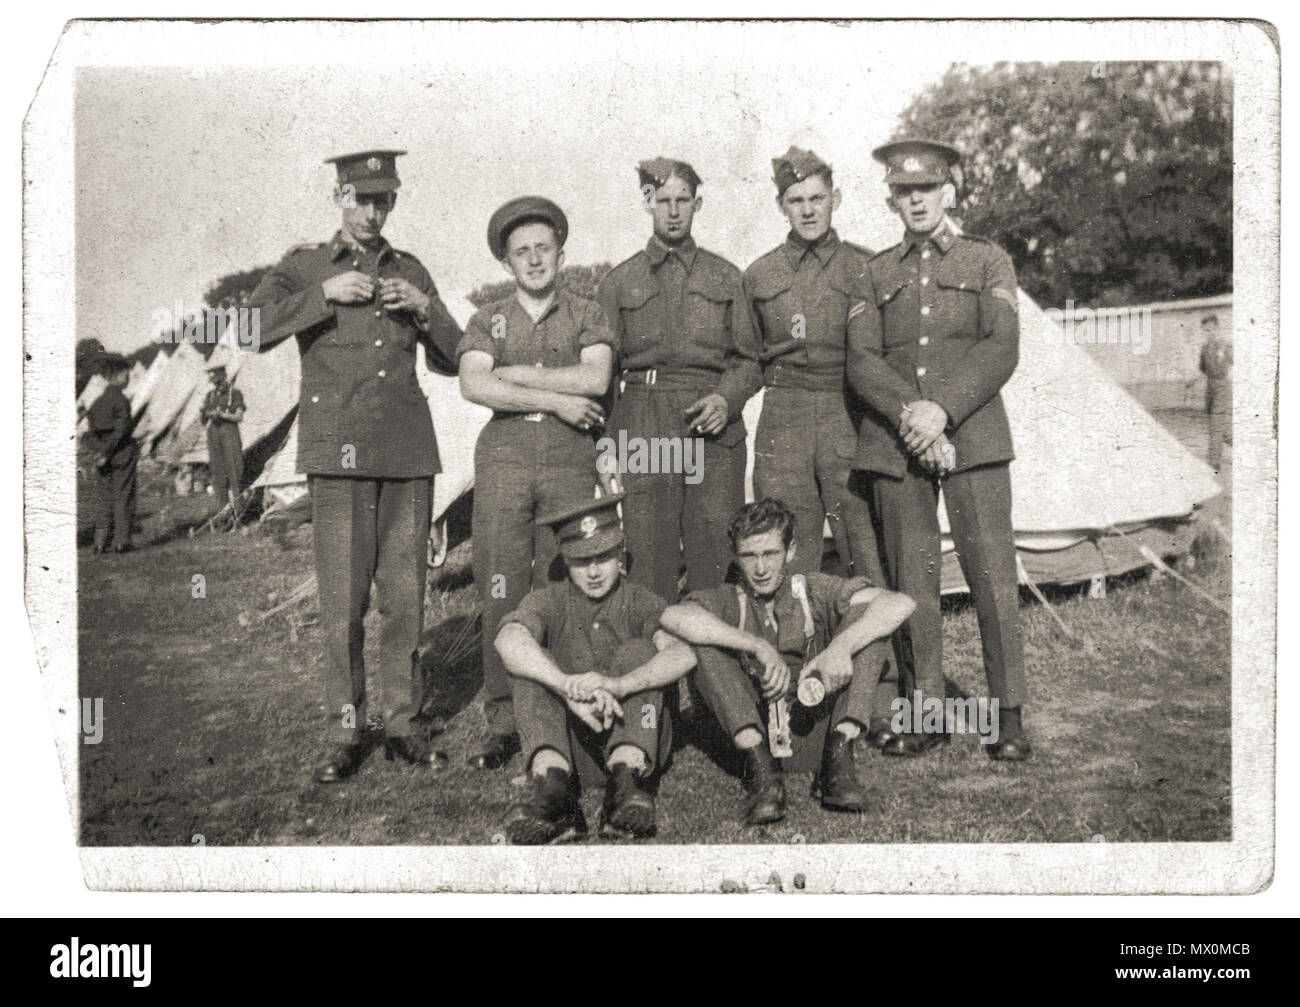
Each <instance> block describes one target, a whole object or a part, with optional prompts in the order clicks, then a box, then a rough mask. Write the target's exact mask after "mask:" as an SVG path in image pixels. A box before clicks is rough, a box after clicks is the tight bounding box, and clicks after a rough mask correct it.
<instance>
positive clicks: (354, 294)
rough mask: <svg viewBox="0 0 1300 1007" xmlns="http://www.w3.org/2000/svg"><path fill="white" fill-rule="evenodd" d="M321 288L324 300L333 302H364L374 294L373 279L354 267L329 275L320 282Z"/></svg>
mask: <svg viewBox="0 0 1300 1007" xmlns="http://www.w3.org/2000/svg"><path fill="white" fill-rule="evenodd" d="M321 289H322V290H323V291H325V300H327V301H329V302H331V303H333V304H365V303H366V301H368V300H370V299H371V298H372V297H374V296H375V281H374V278H373V277H370V276H367V275H366V274H365V273H359V272H357V271H356V270H355V269H354V270H352V271H351V272H348V273H339V275H338V276H331V277H330V278H329V279H328V280H326V281H325V282H324V283H322V284H321Z"/></svg>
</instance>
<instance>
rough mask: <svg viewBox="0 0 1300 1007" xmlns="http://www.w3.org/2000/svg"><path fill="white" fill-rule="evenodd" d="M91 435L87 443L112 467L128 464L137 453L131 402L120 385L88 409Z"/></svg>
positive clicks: (107, 390)
mask: <svg viewBox="0 0 1300 1007" xmlns="http://www.w3.org/2000/svg"><path fill="white" fill-rule="evenodd" d="M86 420H87V425H88V426H89V428H90V435H89V437H87V442H88V444H89V445H90V447H91V448H92V449H93V450H94V451H95V453H96V454H99V455H105V456H107V458H108V464H109V465H110V466H113V467H116V466H119V465H122V464H124V463H125V462H126V461H127V460H128V459H129V458H130V456H131V452H132V451H134V450H135V441H133V440H132V439H131V402H130V400H128V399H127V397H126V395H125V394H124V393H123V391H122V389H120V388H118V387H117V385H109V386H108V387H107V388H105V389H104V392H103V394H102V395H100V396H99V398H97V399H96V400H95V401H94V402H92V403H91V405H90V408H89V409H87V410H86Z"/></svg>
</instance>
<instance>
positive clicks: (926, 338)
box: [918, 336, 930, 346]
mask: <svg viewBox="0 0 1300 1007" xmlns="http://www.w3.org/2000/svg"><path fill="white" fill-rule="evenodd" d="M918 341H919V342H920V344H921V345H922V346H929V345H930V337H929V336H922V337H921V338H920V340H918Z"/></svg>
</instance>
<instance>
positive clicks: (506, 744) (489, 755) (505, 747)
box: [465, 734, 519, 769]
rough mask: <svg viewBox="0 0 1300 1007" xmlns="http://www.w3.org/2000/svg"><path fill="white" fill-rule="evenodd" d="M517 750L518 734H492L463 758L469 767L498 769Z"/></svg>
mask: <svg viewBox="0 0 1300 1007" xmlns="http://www.w3.org/2000/svg"><path fill="white" fill-rule="evenodd" d="M518 751H519V735H517V734H494V735H492V737H491V738H489V739H488V741H487V744H485V745H484V746H483V747H482V748H480V749H479V750H478V751H477V752H471V753H470V755H469V757H468V758H467V759H466V760H465V764H466V765H467V766H469V768H470V769H500V768H501V767H502V766H504V765H505V764H506V763H507V762H509V761H510V759H511V757H512V756H513V755H514V754H515V753H516V752H518Z"/></svg>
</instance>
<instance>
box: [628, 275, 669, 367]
mask: <svg viewBox="0 0 1300 1007" xmlns="http://www.w3.org/2000/svg"><path fill="white" fill-rule="evenodd" d="M618 313H619V315H620V316H621V318H622V320H623V328H624V335H623V354H624V356H632V355H633V354H636V353H639V352H641V351H644V350H650V349H653V348H654V347H656V346H658V345H659V344H660V343H661V342H663V336H664V333H663V314H664V313H663V297H662V296H660V293H659V289H658V288H657V287H655V286H653V285H651V284H635V285H633V286H629V287H622V288H620V289H619V292H618Z"/></svg>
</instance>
